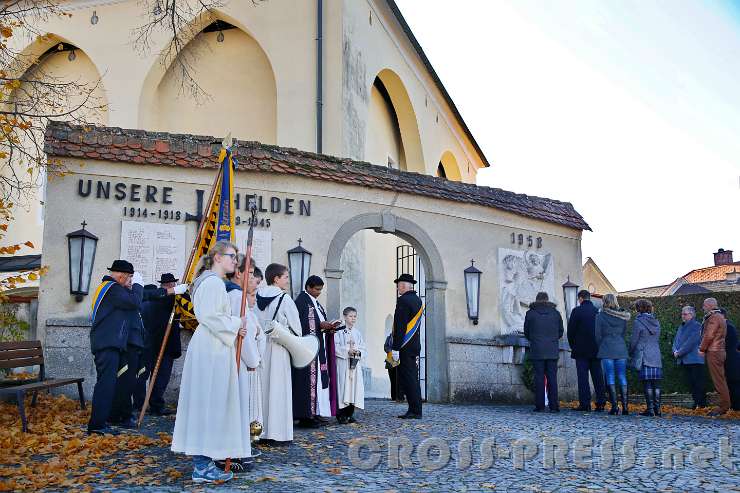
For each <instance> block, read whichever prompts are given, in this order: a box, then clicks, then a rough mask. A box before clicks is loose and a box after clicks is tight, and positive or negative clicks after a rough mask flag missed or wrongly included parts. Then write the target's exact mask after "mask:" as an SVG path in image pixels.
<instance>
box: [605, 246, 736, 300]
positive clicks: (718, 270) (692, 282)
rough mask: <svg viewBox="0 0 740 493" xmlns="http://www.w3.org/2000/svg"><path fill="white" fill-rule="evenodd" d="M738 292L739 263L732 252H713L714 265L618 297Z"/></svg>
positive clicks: (623, 293) (723, 250) (721, 249)
mask: <svg viewBox="0 0 740 493" xmlns="http://www.w3.org/2000/svg"><path fill="white" fill-rule="evenodd" d="M727 291H739V292H740V262H735V261H734V260H733V255H732V250H725V249H723V248H720V249H719V250H717V251H716V252H714V265H711V266H709V267H700V268H698V269H692V270H690V271H689V272H687V273H686V274H684V275H682V276H680V277H678V278H677V279H676V280H675V281H673V282H672V283H670V284H665V285H662V286H652V287H648V288H641V289H631V290H629V291H622V292H621V293H619V295H620V296H629V297H633V298H640V297H646V298H647V297H654V296H672V295H674V294H700V293H706V294H710V293H719V292H727Z"/></svg>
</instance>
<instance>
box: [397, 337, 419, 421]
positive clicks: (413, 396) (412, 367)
mask: <svg viewBox="0 0 740 493" xmlns="http://www.w3.org/2000/svg"><path fill="white" fill-rule="evenodd" d="M417 356H418V353H417V352H414V351H407V350H403V349H402V350H401V351H400V357H401V364H400V365H398V366H397V367H396V370H397V372H398V377H399V380H400V382H401V390H402V391H403V393H404V394H406V401H408V403H409V410H408V412H409V413H413V414H418V415H420V416H421V384H420V383H419V369H418V367H417V366H416V357H417Z"/></svg>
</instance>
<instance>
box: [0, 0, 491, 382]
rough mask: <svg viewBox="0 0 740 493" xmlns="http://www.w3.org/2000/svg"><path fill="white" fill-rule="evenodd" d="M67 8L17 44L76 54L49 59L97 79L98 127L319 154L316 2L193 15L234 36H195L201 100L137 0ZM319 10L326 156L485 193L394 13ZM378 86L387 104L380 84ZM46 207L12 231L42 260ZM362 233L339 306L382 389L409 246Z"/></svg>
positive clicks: (234, 4)
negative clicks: (399, 265)
mask: <svg viewBox="0 0 740 493" xmlns="http://www.w3.org/2000/svg"><path fill="white" fill-rule="evenodd" d="M65 8H67V9H68V12H69V13H71V14H72V16H71V17H55V16H51V17H50V18H49V19H48V20H46V21H45V22H43V23H42V25H41V26H40V29H41V30H42V31H45V32H47V33H49V34H50V41H48V42H46V43H45V44H44V43H39V42H38V41H35V38H32V37H30V36H23V35H20V34H19V35H18V36H14V37H13V38H12V39H11V41H12V42H13V43H14V44H15V46H16V47H18V48H22V49H25V50H26V51H27V52H28V53H30V54H36V55H37V56H38V55H40V54H41V53H43V52H44V51H46V49H47V48H48V47H49V46H53V43H55V42H60V41H63V42H65V43H68V44H70V45H73V46H75V47H76V48H77V50H76V55H77V56H76V59H75V60H74V61H71V62H70V61H69V60H68V59H67V58H66V55H67V53H66V52H63V53H60V54H56V55H54V57H53V58H50V59H49V60H48V61H47V62H44V63H49V64H52V63H53V70H54V73H55V74H57V75H58V76H59V77H61V78H64V79H68V80H76V81H79V82H80V83H92V82H95V81H98V79H100V87H99V89H98V91H97V92H98V93H99V95H100V97H101V98H102V99H103V100H104V101H105V103H106V104H107V111H105V112H104V113H103V114H101V115H98V117H96V118H91V123H99V124H104V125H108V126H113V127H123V128H140V129H145V130H155V131H161V132H171V133H191V134H201V135H211V136H215V137H217V138H218V137H221V136H223V135H225V134H226V133H228V132H231V133H232V135H233V136H234V137H235V138H237V139H242V140H256V141H260V142H263V143H267V144H276V145H279V146H284V147H294V148H298V149H302V150H307V151H316V131H317V121H316V111H317V88H316V66H317V53H316V1H315V0H300V1H295V0H268V1H266V2H258V3H257V4H253V3H252V2H250V1H246V0H227V1H226V2H224V5H223V7H222V8H220V9H217V10H215V11H214V16H213V18H210V19H205V18H204V19H194V20H193V21H192V23H191V27H192V28H193V29H194V32H199V31H201V30H202V29H203V28H205V27H206V26H208V25H209V24H211V23H212V22H213V21H214V20H216V19H219V20H221V21H224V22H228V23H229V24H231V25H233V26H235V27H236V28H235V29H227V30H225V31H223V33H224V40H223V42H218V40H217V33H215V32H210V33H201V34H199V35H197V36H195V37H194V38H193V39H190V40H187V41H188V44H187V46H186V47H185V49H184V51H183V52H182V53H181V55H180V56H181V57H185V58H186V59H187V60H188V66H189V68H190V70H191V73H192V75H193V76H194V78H195V80H196V81H197V83H198V85H199V86H200V88H201V89H202V90H203V94H201V97H199V98H196V97H194V96H193V95H192V94H191V93H190V92H189V91H188V88H187V87H183V85H182V81H181V79H180V77H179V74H180V72H179V69H180V67H179V65H178V63H177V62H174V63H170V64H169V65H164V64H162V63H161V60H160V58H158V54H159V53H160V52H161V51H162V50H163V48H165V47H166V46H167V44H168V43H169V42H170V39H169V38H168V37H167V36H165V33H163V32H159V31H155V33H154V35H153V37H152V38H151V40H150V43H149V44H150V49H149V50H147V51H145V52H141V51H136V50H134V49H133V48H132V44H131V40H132V30H133V29H135V28H136V27H137V26H139V25H141V23H142V20H143V18H142V12H141V8H142V6H141V2H139V1H138V0H119V1H111V0H100V1H94V0H92V1H84V2H83V1H81V0H78V1H76V0H70V1H68V2H65ZM93 11H94V12H95V14H96V16H97V18H98V22H97V24H94V25H93V24H92V23H91V22H90V19H91V16H92V14H93ZM323 12H324V21H323V45H324V48H323V72H322V75H323V94H322V116H323V124H322V128H323V139H322V146H323V149H322V150H323V153H325V154H330V155H336V156H342V157H348V158H353V159H357V160H362V161H368V162H371V163H373V164H377V165H381V166H387V165H388V158H389V157H390V158H391V160H392V161H393V162H394V163H395V167H398V168H400V169H402V170H407V171H413V172H417V173H423V174H428V175H436V174H437V168H438V166H439V164H440V163H442V165H443V167H444V169H445V173H446V175H447V178H448V179H451V180H459V181H463V182H467V183H475V176H476V172H477V170H478V169H479V168H481V167H483V166H484V163H483V160H482V157H481V156H480V155H479V154H478V153H477V152H476V150H475V148H474V145H473V143H472V142H471V141H470V140H469V138H468V137H467V136H466V134H465V132H464V130H463V128H462V127H461V125H460V123H459V122H458V120H457V119H456V117H455V115H454V114H453V110H452V108H450V107H449V105H448V103H447V102H446V100H445V98H444V96H443V95H442V93H441V92H440V90H439V89H438V88H437V86H436V85H435V82H434V80H433V78H432V76H431V74H429V72H428V71H427V69H426V67H425V66H424V64H423V62H422V60H421V59H420V58H419V56H418V54H417V53H416V51H415V50H414V48H413V46H412V44H411V43H410V41H409V40H408V37H407V35H406V34H405V33H404V32H403V31H402V29H401V27H400V25H399V24H398V21H397V20H396V18H395V17H394V15H393V13H392V12H391V10H390V9H389V7H388V5H387V3H386V2H385V1H384V0H325V1H324V8H323ZM376 78H377V79H379V80H380V81H381V83H382V84H383V86H384V87H385V89H386V90H387V93H388V100H389V101H390V104H389V103H388V101H387V100H386V99H384V98H383V96H382V95H381V93H380V92H379V90H378V89H377V88H376V87H374V82H375V80H376ZM172 172H173V173H176V172H177V171H175V170H173V171H172ZM237 185H238V184H237ZM41 200H43V191H40V192H39V193H38V194H37V196H36V197H31V199H30V201H29V204H31V205H30V209H29V211H28V212H25V211H24V212H21V211H19V210H18V211H16V216H17V217H18V216H20V218H21V220H18V221H15V223H14V226H13V228H14V229H12V230H11V234H10V235H9V237H10V239H11V240H12V239H15V238H18V239H21V238H22V239H23V241H26V240H28V239H30V240H31V241H33V242H34V243H35V244H36V245H37V250H36V251H37V253H38V252H40V251H41V250H40V248H41V239H42V231H43V221H42V219H41V218H42V217H43V211H42V210H41V209H40V208H41ZM82 219H84V217H80V218H79V221H82ZM356 236H357V238H356V239H354V240H353V241H350V242H349V243H348V245H347V247H346V248H345V251H344V253H343V256H345V257H347V259H350V260H352V262H354V263H353V264H352V265H353V266H354V267H356V272H355V275H354V276H353V275H350V274H349V273H348V272H347V273H345V277H344V280H343V283H342V296H343V299H346V300H347V302H348V303H349V302H352V303H356V304H360V306H358V308H359V309H360V311H361V314H360V320H361V323H362V324H364V325H365V327H366V339H367V343H368V346H369V347H371V348H372V349H369V351H370V353H371V356H372V359H373V362H372V363H369V364H370V366H372V367H373V380H375V381H376V382H377V383H378V384H379V385H380V386H381V387H380V388H381V389H382V383H383V382H382V375H383V372H384V370H383V367H382V359H381V358H382V343H383V337H384V331H385V326H386V325H387V323H386V322H387V318H388V316H389V314H392V312H393V304H394V303H395V295H394V286H393V284H392V279H393V276H394V275H395V249H396V246H398V245H399V244H402V243H403V242H402V241H401V240H400V239H398V238H396V237H393V236H391V235H383V236H381V235H377V234H375V233H370V232H363V233H358V235H356ZM47 238H48V235H47ZM24 253H27V252H24ZM350 260H347V261H348V262H349V261H350ZM263 267H264V266H263ZM315 273H316V274H319V275H322V276H323V275H324V273H323V272H321V271H320V270H317V271H316V272H315ZM376 379H377V380H376Z"/></svg>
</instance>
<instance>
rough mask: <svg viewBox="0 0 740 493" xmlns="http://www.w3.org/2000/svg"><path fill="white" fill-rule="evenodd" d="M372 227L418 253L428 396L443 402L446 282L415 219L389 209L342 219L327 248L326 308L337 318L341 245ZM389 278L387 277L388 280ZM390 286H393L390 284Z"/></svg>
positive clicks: (436, 256) (435, 254) (434, 252)
mask: <svg viewBox="0 0 740 493" xmlns="http://www.w3.org/2000/svg"><path fill="white" fill-rule="evenodd" d="M367 229H370V230H373V231H375V232H377V233H388V234H393V235H396V236H398V237H399V238H402V239H403V240H405V241H407V242H408V243H409V244H410V245H411V246H413V247H414V249H415V250H416V251H417V252H418V254H419V255H420V256H421V260H422V263H423V265H424V270H425V273H426V353H427V365H426V367H427V374H426V377H427V399H428V400H430V401H434V402H444V401H447V400H448V399H449V378H448V366H447V365H448V358H447V343H446V340H445V338H446V335H445V334H446V325H445V290H446V288H447V282H446V280H445V279H446V278H445V273H444V267H443V262H442V257H441V255H440V254H439V251H438V250H437V247H436V245H435V244H434V242H433V241H432V239H431V238H430V237H429V235H428V234H427V233H426V231H424V230H423V229H422V228H421V227H419V226H418V225H417V224H416V223H414V222H412V221H410V220H408V219H406V218H403V217H399V216H396V215H394V214H390V213H368V214H361V215H359V216H355V217H354V218H352V219H350V220H349V221H347V222H345V223H344V224H343V225H342V226H341V227H340V228H339V229H338V230H337V232H336V233H335V234H334V237H333V238H332V241H331V243H330V245H329V250H328V252H327V261H326V268H325V270H324V274H325V277H326V291H327V309H328V312H329V316H330V317H334V318H338V317H339V314H340V310H341V303H342V300H341V291H340V289H341V286H340V282H341V280H342V273H343V271H342V268H341V259H342V253H343V251H344V247H345V245H346V244H347V242H348V241H349V240H350V238H351V237H352V236H353V235H354V234H355V233H357V232H359V231H363V230H367ZM389 282H390V280H389ZM389 289H392V286H390V285H389Z"/></svg>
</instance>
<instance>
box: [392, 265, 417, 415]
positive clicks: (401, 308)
mask: <svg viewBox="0 0 740 493" xmlns="http://www.w3.org/2000/svg"><path fill="white" fill-rule="evenodd" d="M393 282H394V283H396V290H397V291H398V295H399V296H398V299H397V300H396V311H395V313H394V314H393V344H392V345H391V347H392V350H393V359H395V360H400V361H401V364H400V365H399V366H398V377H399V380H400V383H401V389H403V393H404V394H406V400H407V401H408V403H409V409H408V411H407V412H406V414H403V415H401V416H399V418H402V419H421V386H420V385H419V371H418V367H417V363H416V359H417V358H418V357H419V354H420V353H421V334H420V333H419V327H420V325H421V317H423V316H424V315H423V310H424V307H423V305H422V303H421V298H419V296H418V295H417V294H416V291H414V285H415V284H416V281H415V280H414V278H413V277H412V276H411V275H410V274H401V275H400V276H399V278H398V279H396V280H395V281H393Z"/></svg>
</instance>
